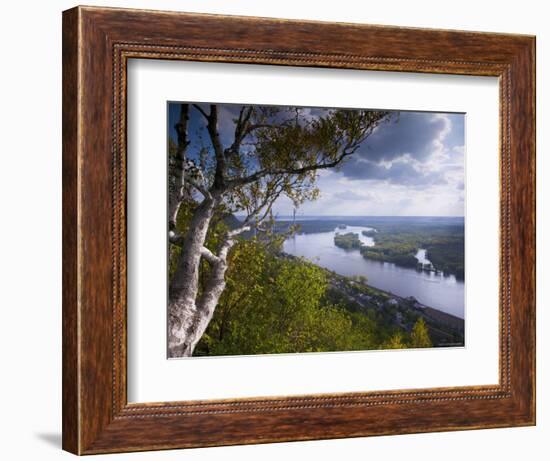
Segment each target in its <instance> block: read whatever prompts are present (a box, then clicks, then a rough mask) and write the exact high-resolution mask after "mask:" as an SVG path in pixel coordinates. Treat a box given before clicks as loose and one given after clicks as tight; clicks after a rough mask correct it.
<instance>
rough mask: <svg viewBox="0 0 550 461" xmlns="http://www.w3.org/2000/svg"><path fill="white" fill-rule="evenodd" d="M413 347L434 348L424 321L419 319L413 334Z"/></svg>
mask: <svg viewBox="0 0 550 461" xmlns="http://www.w3.org/2000/svg"><path fill="white" fill-rule="evenodd" d="M411 347H432V340H431V339H430V335H429V334H428V328H427V327H426V322H424V319H418V320H417V321H416V323H415V324H414V327H413V330H412V332H411Z"/></svg>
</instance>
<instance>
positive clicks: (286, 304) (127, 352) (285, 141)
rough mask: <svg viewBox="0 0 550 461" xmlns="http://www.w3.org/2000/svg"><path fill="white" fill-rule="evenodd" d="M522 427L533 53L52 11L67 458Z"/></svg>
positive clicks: (530, 361) (289, 27) (417, 33)
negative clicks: (59, 111) (59, 57)
mask: <svg viewBox="0 0 550 461" xmlns="http://www.w3.org/2000/svg"><path fill="white" fill-rule="evenodd" d="M533 424H535V39H534V37H531V36H520V35H510V34H492V33H479V32H475V33H474V32H459V31H444V30H429V29H408V28H398V27H387V26H372V25H357V24H353V25H352V24H333V23H320V22H301V21H287V20H278V19H265V18H249V17H225V16H216V15H200V14H187V13H174V12H160V11H143V10H125V9H111V8H94V7H77V8H73V9H71V10H68V11H65V12H64V13H63V448H64V449H65V450H67V451H70V452H72V453H75V454H93V453H110V452H125V451H140V450H157V449H169V448H184V447H205V446H214V445H232V444H244V443H266V442H277V441H290V440H311V439H325V438H337V437H358V436H370V435H383V434H404V433H413V432H430V431H441V430H465V429H479V428H490V427H510V426H525V425H533Z"/></svg>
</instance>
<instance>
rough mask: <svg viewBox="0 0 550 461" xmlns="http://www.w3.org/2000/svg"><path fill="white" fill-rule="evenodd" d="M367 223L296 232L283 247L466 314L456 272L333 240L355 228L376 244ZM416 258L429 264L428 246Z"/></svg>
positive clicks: (450, 311)
mask: <svg viewBox="0 0 550 461" xmlns="http://www.w3.org/2000/svg"><path fill="white" fill-rule="evenodd" d="M363 230H372V228H368V227H360V226H346V228H345V229H338V228H335V230H334V231H331V232H318V233H311V234H297V235H294V236H292V237H290V238H288V239H287V240H286V241H285V242H284V246H283V249H284V251H285V252H286V253H288V254H291V255H294V256H302V257H304V258H306V259H308V260H310V261H312V262H314V263H315V264H318V265H319V266H321V267H325V268H326V269H329V270H332V271H334V272H336V273H338V274H340V275H346V276H353V275H363V276H366V277H367V280H368V281H367V283H368V284H369V285H371V286H373V287H375V288H379V289H381V290H384V291H388V292H391V293H394V294H396V295H397V296H401V297H408V296H414V297H415V298H416V299H417V300H418V301H419V302H421V303H422V304H425V305H427V306H430V307H433V308H434V309H438V310H441V311H443V312H446V313H448V314H452V315H455V316H457V317H460V318H464V282H463V281H461V280H457V279H456V277H455V276H454V275H443V274H442V273H439V274H436V273H435V272H425V271H417V270H415V269H410V268H406V267H400V266H396V265H395V264H393V263H387V262H380V261H373V260H370V259H365V258H363V256H362V255H361V254H360V253H359V251H358V250H356V249H354V250H344V249H342V248H338V247H337V246H336V245H335V244H334V235H335V234H336V233H344V234H345V233H347V232H353V233H356V234H358V235H359V238H360V240H361V242H362V243H363V244H364V245H366V246H372V245H375V242H374V240H373V239H372V237H367V236H365V235H363V234H362V232H361V231H363ZM416 258H417V259H418V260H419V262H422V263H424V264H430V262H429V261H428V259H426V250H424V249H421V248H420V249H419V250H418V252H417V254H416Z"/></svg>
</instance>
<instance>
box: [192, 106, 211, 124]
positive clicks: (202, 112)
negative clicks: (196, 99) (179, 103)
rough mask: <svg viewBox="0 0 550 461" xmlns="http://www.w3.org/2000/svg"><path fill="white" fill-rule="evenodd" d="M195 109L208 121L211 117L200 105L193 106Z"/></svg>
mask: <svg viewBox="0 0 550 461" xmlns="http://www.w3.org/2000/svg"><path fill="white" fill-rule="evenodd" d="M193 107H194V108H195V109H197V110H198V111H199V112H200V113H201V114H202V115H203V116H204V118H205V119H206V120H207V121H208V117H209V116H208V114H207V113H206V112H205V111H204V109H203V108H202V107H201V106H199V105H198V104H193Z"/></svg>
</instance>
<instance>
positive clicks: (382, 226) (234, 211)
mask: <svg viewBox="0 0 550 461" xmlns="http://www.w3.org/2000/svg"><path fill="white" fill-rule="evenodd" d="M167 112H168V114H167V136H168V149H167V151H168V152H167V155H168V222H167V228H168V266H169V267H168V281H167V283H168V288H169V289H168V306H167V309H168V316H167V318H168V325H167V331H168V344H167V348H168V357H170V358H179V357H191V356H195V357H198V356H226V355H255V354H280V353H308V352H338V351H365V350H386V349H408V348H414V349H417V348H432V347H462V346H464V303H465V299H464V290H465V284H464V269H465V261H464V226H465V223H464V184H465V178H464V145H465V129H464V125H465V115H464V114H462V113H433V112H414V111H405V110H403V111H395V110H378V109H376V110H374V109H346V108H321V107H294V106H262V105H239V104H216V103H210V102H169V103H168V108H167ZM159 206H163V204H159Z"/></svg>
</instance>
